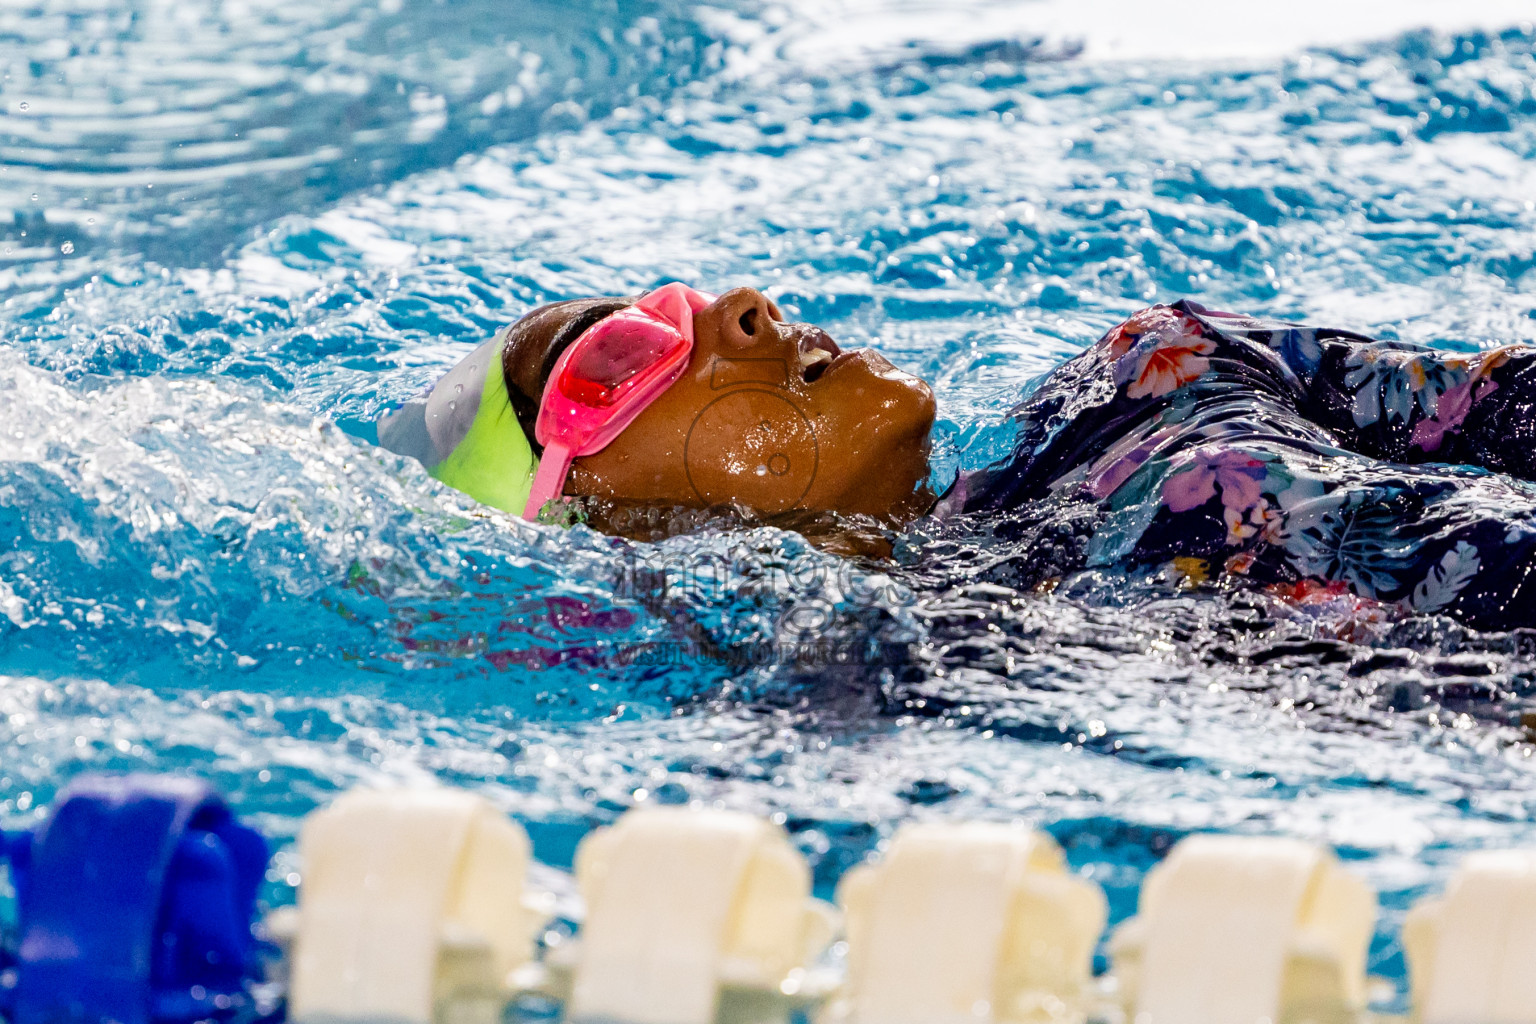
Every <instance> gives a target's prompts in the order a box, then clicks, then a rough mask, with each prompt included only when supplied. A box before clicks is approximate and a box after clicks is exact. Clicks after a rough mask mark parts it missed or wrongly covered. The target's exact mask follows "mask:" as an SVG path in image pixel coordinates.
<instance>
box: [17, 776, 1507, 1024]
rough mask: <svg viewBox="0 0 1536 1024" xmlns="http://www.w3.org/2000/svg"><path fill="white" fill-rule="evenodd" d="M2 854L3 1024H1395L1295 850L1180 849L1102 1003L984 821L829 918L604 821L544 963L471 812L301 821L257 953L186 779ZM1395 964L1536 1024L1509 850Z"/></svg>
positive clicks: (40, 833)
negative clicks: (6, 895) (1380, 1010)
mask: <svg viewBox="0 0 1536 1024" xmlns="http://www.w3.org/2000/svg"><path fill="white" fill-rule="evenodd" d="M4 839H5V841H4V844H3V848H0V852H3V854H4V858H5V861H6V863H7V866H8V870H9V873H10V877H11V884H12V888H13V889H14V891H15V893H16V922H17V923H16V927H15V928H13V929H11V930H10V931H9V932H8V933H7V934H6V935H5V936H4V937H3V939H4V941H3V942H0V1016H3V1018H4V1020H5V1021H6V1022H7V1024H61V1022H65V1021H68V1022H73V1024H87V1022H89V1024H96V1022H108V1021H110V1022H114V1024H193V1022H197V1021H219V1022H224V1024H265V1022H269V1021H270V1022H272V1024H277V1022H279V1021H281V1020H282V1019H284V1018H286V1019H288V1020H292V1021H296V1022H307V1024H322V1022H323V1024H350V1022H356V1024H362V1022H365V1021H366V1022H370V1024H373V1022H380V1021H389V1022H392V1024H501V1022H503V1021H505V1020H508V1019H518V1018H517V1016H516V1015H517V1013H519V1012H520V1010H518V1009H515V1008H514V1007H518V1006H521V1007H524V1008H526V1007H527V1006H528V1005H530V1004H529V1003H528V1001H529V1000H530V999H535V1005H537V1006H542V1007H545V1010H544V1011H543V1012H544V1016H543V1019H544V1020H547V1021H551V1022H552V1021H554V1020H557V1019H563V1020H566V1021H570V1022H572V1024H577V1022H581V1024H586V1022H598V1021H603V1022H628V1024H776V1022H787V1021H790V1020H797V1021H803V1020H810V1021H813V1022H815V1024H1045V1022H1061V1024H1070V1022H1083V1021H1094V1022H1105V1024H1261V1022H1263V1024H1384V1022H1385V1021H1387V1020H1389V1019H1391V1018H1386V1017H1382V1016H1378V1015H1372V1014H1370V1013H1369V1012H1368V1011H1367V1010H1366V1007H1365V1004H1366V992H1367V982H1368V979H1367V978H1366V974H1365V959H1366V950H1367V947H1368V945H1369V943H1370V939H1371V936H1372V934H1373V923H1374V919H1375V913H1376V898H1375V894H1374V893H1373V892H1372V891H1371V890H1370V888H1369V887H1368V886H1366V885H1365V883H1364V882H1362V881H1361V880H1359V879H1358V878H1356V877H1355V876H1354V875H1352V874H1351V873H1349V872H1348V871H1347V870H1346V869H1345V868H1344V867H1343V865H1341V864H1340V863H1339V861H1338V860H1337V858H1335V857H1334V856H1333V854H1332V853H1330V852H1329V851H1327V850H1324V849H1322V848H1320V847H1317V846H1314V845H1311V844H1308V843H1304V842H1300V841H1297V840H1291V839H1278V838H1256V837H1236V836H1218V835H1197V836H1192V837H1190V838H1188V839H1186V840H1184V841H1183V842H1181V843H1180V844H1179V845H1178V846H1176V847H1175V848H1174V850H1173V851H1172V852H1171V853H1170V854H1169V856H1168V857H1167V858H1166V859H1165V860H1164V861H1163V862H1162V863H1161V864H1159V865H1158V866H1157V867H1155V868H1153V869H1152V870H1151V871H1150V872H1148V874H1147V877H1146V879H1145V880H1144V882H1143V884H1142V888H1141V894H1140V901H1139V908H1138V912H1137V914H1136V916H1135V917H1133V918H1131V919H1130V920H1128V921H1126V922H1125V923H1124V924H1123V925H1121V926H1120V927H1119V928H1118V929H1117V930H1116V931H1115V933H1114V934H1113V936H1112V937H1111V938H1110V942H1109V951H1110V957H1111V970H1110V972H1109V974H1108V975H1107V976H1105V977H1102V978H1094V977H1092V969H1091V968H1092V962H1093V950H1094V947H1095V945H1096V944H1097V941H1098V938H1099V936H1100V935H1101V934H1102V932H1103V928H1104V924H1105V919H1106V904H1105V900H1104V896H1103V893H1102V892H1101V891H1100V890H1099V888H1098V887H1097V886H1095V885H1093V884H1092V883H1090V882H1087V881H1085V880H1083V879H1080V878H1078V877H1077V876H1075V875H1073V874H1072V873H1071V872H1070V870H1069V869H1068V868H1067V865H1066V863H1065V860H1064V858H1063V856H1062V853H1061V850H1060V848H1059V847H1057V845H1056V844H1055V842H1054V841H1053V840H1051V838H1050V837H1049V836H1046V835H1044V834H1042V833H1039V832H1035V831H1031V830H1029V829H1025V828H1021V827H1012V826H1007V825H994V824H980V823H969V824H952V823H938V822H935V823H928V824H908V825H904V826H902V827H901V828H899V829H898V830H897V831H896V834H895V835H894V836H893V837H892V840H891V842H890V844H889V847H888V849H887V850H886V851H885V853H884V855H883V856H882V857H881V858H880V859H879V860H877V861H875V862H872V863H870V864H866V865H863V866H861V867H858V868H854V869H852V870H850V871H849V872H848V873H847V874H846V875H845V876H844V878H843V879H842V882H841V884H840V885H839V887H838V892H837V903H838V906H837V907H833V906H831V905H829V904H826V903H823V902H821V901H819V900H816V899H814V898H813V897H812V895H811V873H810V869H809V867H808V866H807V864H806V862H805V859H804V858H803V857H802V856H801V855H800V853H799V851H798V850H797V849H796V848H795V847H794V845H793V843H792V842H791V840H790V838H789V836H788V834H787V833H785V831H784V830H783V829H782V828H780V827H779V826H777V825H774V824H771V823H769V822H766V821H763V820H761V819H758V818H756V817H753V816H751V815H746V814H741V813H738V812H731V811H721V810H709V809H689V808H678V807H651V808H644V809H639V810H634V811H630V812H629V813H627V814H625V815H623V816H622V817H620V818H619V819H618V821H617V822H615V824H614V825H612V826H611V827H609V828H605V829H598V830H595V831H594V832H592V833H591V834H590V835H588V836H587V837H586V838H585V839H584V840H583V841H582V842H581V844H580V845H579V847H578V849H577V854H576V864H575V875H576V883H577V887H578V889H579V892H580V895H581V899H582V903H583V904H584V910H583V912H582V914H581V917H582V920H581V923H580V928H579V931H578V933H577V936H576V938H575V940H574V941H569V942H563V943H560V944H557V945H553V946H551V947H550V948H549V949H548V951H547V952H546V953H545V954H544V955H543V956H538V955H536V952H537V950H538V947H539V943H538V936H539V935H541V934H543V933H544V931H545V929H546V927H547V925H548V922H549V921H550V919H551V917H552V914H553V910H554V907H555V901H554V898H553V896H552V895H551V894H548V893H541V892H537V891H530V889H529V886H528V882H527V879H528V869H529V864H530V845H529V842H528V837H527V835H526V833H525V832H524V831H523V829H522V827H521V826H519V825H518V824H517V823H515V822H514V821H512V820H511V819H509V818H508V817H507V816H506V815H505V814H503V813H502V812H501V811H499V810H498V809H497V808H496V807H495V806H494V805H493V804H491V803H490V802H489V801H487V800H485V799H484V798H482V797H479V796H476V795H474V794H471V793H467V792H462V791H457V790H449V789H411V790H356V791H353V792H349V793H346V794H343V795H342V796H340V797H339V798H337V799H336V800H335V801H334V802H333V803H332V804H331V805H330V806H329V807H327V808H325V809H323V810H320V811H317V812H315V813H314V814H312V815H310V816H309V817H308V818H307V819H306V820H305V823H304V825H303V828H302V831H301V835H300V839H299V854H300V857H301V860H302V863H303V870H304V878H303V883H302V886H301V888H300V891H299V899H298V904H297V906H295V907H289V908H283V909H280V910H277V911H274V912H273V913H272V914H270V915H269V916H268V919H267V921H266V922H265V924H264V926H262V927H257V926H256V922H255V920H254V918H255V909H256V904H255V900H256V892H257V889H258V887H259V885H260V883H261V880H262V878H263V876H264V873H265V870H266V864H267V859H268V848H267V844H266V842H265V841H264V840H263V839H262V838H261V836H259V835H258V834H257V833H256V832H255V831H253V830H252V829H250V828H248V827H247V826H245V825H242V824H241V823H240V822H238V821H237V820H236V819H235V817H234V815H233V814H232V813H231V812H230V810H229V808H228V807H227V806H226V805H225V804H224V802H223V801H222V800H221V799H220V798H219V797H218V796H217V795H215V794H214V793H212V792H211V791H210V790H209V788H208V787H207V786H206V785H204V784H203V783H200V782H196V781H193V780H188V779H183V778H175V777H164V776H150V775H130V776H87V777H82V778H80V779H77V780H76V781H74V782H73V783H71V784H70V785H69V786H68V787H67V788H66V789H65V790H64V791H63V792H61V793H60V795H59V798H58V800H57V801H56V803H55V804H54V807H53V809H52V813H51V814H50V815H49V816H48V817H47V819H46V820H45V821H44V822H43V823H42V824H41V825H39V826H38V828H36V829H35V830H33V831H32V832H24V833H16V834H12V835H9V836H6V837H4ZM259 935H266V936H268V937H269V939H270V941H268V939H266V938H258V936H259ZM1403 942H1404V946H1405V949H1406V951H1407V955H1408V961H1409V967H1410V983H1411V994H1412V999H1413V1005H1414V1012H1413V1015H1412V1017H1411V1022H1412V1024H1536V995H1533V993H1536V989H1533V988H1532V985H1533V982H1532V979H1533V978H1536V852H1523V851H1509V852H1499V853H1493V852H1489V853H1478V854H1473V855H1471V856H1469V857H1467V858H1466V860H1465V861H1464V862H1463V863H1462V865H1461V867H1460V868H1459V869H1458V871H1457V873H1456V874H1455V876H1454V877H1453V878H1452V880H1451V882H1450V884H1449V885H1448V886H1447V888H1446V891H1445V893H1444V895H1443V896H1440V897H1437V898H1433V899H1429V900H1425V901H1422V902H1421V903H1420V904H1419V905H1418V906H1417V907H1415V908H1414V910H1413V911H1412V912H1411V913H1410V915H1409V918H1408V921H1407V923H1406V925H1405V927H1404V933H1403ZM829 950H830V951H832V952H833V953H834V954H835V955H828V954H829ZM264 953H265V954H266V955H265V956H264ZM266 961H271V962H272V963H273V964H275V965H276V966H275V968H274V969H273V970H264V963H265V962H266ZM274 992H276V993H281V994H283V995H285V997H286V999H285V1000H274V999H272V998H270V997H271V995H272V994H273V993H274ZM535 997H536V998H535ZM551 1005H553V1007H554V1009H550V1008H549V1007H551ZM509 1008H513V1009H511V1012H512V1015H513V1016H512V1017H511V1018H509V1017H508V1012H509ZM550 1013H556V1014H557V1016H554V1017H551V1016H550Z"/></svg>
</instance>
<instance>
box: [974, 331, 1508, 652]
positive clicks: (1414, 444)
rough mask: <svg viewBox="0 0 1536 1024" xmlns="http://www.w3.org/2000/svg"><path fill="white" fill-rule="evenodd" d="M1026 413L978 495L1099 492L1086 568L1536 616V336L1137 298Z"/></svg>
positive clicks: (1027, 498) (1468, 616) (1022, 498)
mask: <svg viewBox="0 0 1536 1024" xmlns="http://www.w3.org/2000/svg"><path fill="white" fill-rule="evenodd" d="M1013 416H1014V418H1015V420H1016V421H1017V424H1018V428H1019V431H1018V438H1017V441H1016V443H1015V446H1014V451H1013V454H1012V457H1011V458H1010V459H1008V460H1006V461H1005V462H1004V463H1003V464H1001V465H998V466H995V467H993V468H991V469H989V470H987V471H985V472H983V473H981V474H979V475H978V476H977V477H976V478H975V479H972V480H969V481H967V482H966V487H967V490H966V494H967V498H966V508H967V509H968V510H975V509H998V508H1010V507H1020V506H1024V505H1026V504H1027V503H1030V502H1037V501H1042V500H1048V499H1053V498H1066V499H1072V500H1076V501H1083V500H1087V501H1089V502H1093V503H1095V504H1096V507H1097V509H1098V519H1097V520H1096V525H1095V527H1094V529H1093V533H1092V536H1091V539H1090V541H1089V543H1088V547H1087V554H1086V559H1087V563H1088V564H1089V565H1100V566H1108V565H1121V566H1137V565H1152V564H1157V563H1161V562H1171V561H1175V560H1177V562H1178V563H1179V564H1180V565H1181V566H1182V567H1184V568H1185V569H1190V567H1191V566H1193V567H1196V570H1197V571H1198V573H1199V574H1200V575H1201V576H1202V577H1215V576H1220V575H1227V576H1232V577H1240V578H1244V579H1249V580H1253V581H1255V582H1257V583H1262V584H1277V583H1284V584H1292V583H1305V582H1307V581H1316V582H1319V583H1325V584H1329V585H1332V586H1337V587H1347V588H1348V589H1349V590H1351V591H1353V592H1354V593H1356V594H1358V595H1359V596H1361V597H1364V598H1370V599H1373V600H1376V601H1381V602H1386V603H1392V604H1397V605H1400V606H1402V607H1403V608H1405V609H1407V610H1411V611H1419V612H1446V613H1450V614H1454V615H1458V616H1459V617H1461V618H1463V619H1464V620H1466V621H1467V622H1469V623H1470V624H1472V625H1476V626H1480V627H1483V628H1497V629H1507V628H1512V627H1517V626H1536V579H1533V578H1532V577H1533V574H1536V486H1533V485H1532V484H1531V483H1530V482H1529V481H1531V480H1532V479H1533V478H1536V348H1530V347H1524V346H1506V347H1503V348H1496V349H1492V350H1486V351H1479V352H1471V353H1465V354H1462V353H1451V352H1444V351H1439V350H1434V349H1428V348H1425V347H1422V346H1416V345H1406V344H1401V343H1396V342H1384V341H1375V340H1372V339H1370V338H1367V337H1364V336H1362V335H1358V334H1352V333H1350V332H1347V331H1337V330H1326V329H1317V328H1312V327H1305V326H1301V325H1297V324H1289V323H1280V322H1276V321H1267V320H1258V319H1254V318H1251V317H1245V316H1238V315H1235V314H1231V313H1220V312H1215V311H1212V310H1207V309H1205V308H1203V307H1201V306H1199V305H1197V304H1195V303H1192V302H1180V303H1177V304H1175V305H1172V306H1154V307H1152V308H1151V309H1146V310H1142V311H1141V312H1139V313H1137V314H1136V315H1134V316H1133V317H1131V318H1130V319H1129V320H1127V321H1126V322H1125V323H1123V324H1121V325H1119V326H1118V327H1116V328H1114V329H1113V330H1111V331H1110V332H1109V333H1108V334H1106V335H1105V336H1104V337H1103V338H1101V339H1100V340H1099V341H1098V342H1097V343H1095V344H1094V345H1093V346H1092V347H1091V348H1089V349H1088V350H1087V351H1086V352H1084V353H1082V354H1081V355H1079V356H1078V357H1076V358H1074V359H1072V360H1070V361H1069V362H1067V363H1066V364H1064V365H1063V366H1061V367H1058V368H1057V370H1056V371H1055V372H1053V373H1052V374H1051V375H1050V376H1049V377H1048V378H1047V379H1046V380H1045V382H1044V383H1043V384H1042V385H1041V386H1040V387H1039V388H1038V389H1037V390H1036V391H1035V392H1034V393H1033V394H1031V395H1030V397H1029V398H1028V399H1027V400H1026V401H1025V402H1024V403H1023V404H1022V405H1021V406H1019V408H1017V409H1016V410H1014V413H1013Z"/></svg>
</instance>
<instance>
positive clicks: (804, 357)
mask: <svg viewBox="0 0 1536 1024" xmlns="http://www.w3.org/2000/svg"><path fill="white" fill-rule="evenodd" d="M842 354H843V350H842V349H840V348H838V347H837V342H835V341H833V340H832V338H831V337H830V336H829V335H828V334H827V333H826V332H825V331H823V330H820V329H818V328H815V327H813V328H810V329H809V330H807V331H805V332H804V333H802V334H801V335H800V373H801V375H802V376H803V377H804V378H805V382H806V383H807V384H811V383H813V382H815V381H816V380H817V378H819V377H820V376H821V375H822V374H823V373H826V372H827V367H829V366H831V365H832V360H834V359H836V358H837V357H838V356H840V355H842Z"/></svg>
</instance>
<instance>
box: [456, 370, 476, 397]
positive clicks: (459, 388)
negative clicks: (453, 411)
mask: <svg viewBox="0 0 1536 1024" xmlns="http://www.w3.org/2000/svg"><path fill="white" fill-rule="evenodd" d="M470 369H471V370H473V369H474V367H473V366H471V367H470ZM453 393H454V394H456V395H462V394H463V393H464V385H463V384H455V385H454V386H453Z"/></svg>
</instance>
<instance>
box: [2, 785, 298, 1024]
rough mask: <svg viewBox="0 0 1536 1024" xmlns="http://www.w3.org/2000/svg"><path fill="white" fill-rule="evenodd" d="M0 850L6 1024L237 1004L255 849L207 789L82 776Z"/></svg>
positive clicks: (148, 1016)
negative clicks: (5, 881)
mask: <svg viewBox="0 0 1536 1024" xmlns="http://www.w3.org/2000/svg"><path fill="white" fill-rule="evenodd" d="M6 846H7V849H6V854H7V858H8V860H9V863H10V871H11V879H12V885H13V887H14V888H15V891H16V902H17V919H18V925H19V927H18V934H17V936H16V942H15V946H14V952H13V965H12V967H11V969H10V971H8V972H7V979H6V980H7V981H8V982H9V984H8V985H7V986H6V987H5V988H4V989H3V990H0V998H3V1001H4V1010H5V1014H6V1016H7V1018H8V1019H9V1020H10V1022H11V1024H55V1022H58V1021H61V1020H77V1021H105V1020H111V1021H116V1022H118V1024H176V1022H184V1021H196V1020H204V1019H208V1018H219V1017H224V1016H228V1015H230V1014H232V1013H234V1012H236V1011H238V1010H241V1009H243V1008H244V1007H245V1006H246V1004H247V1002H248V999H247V996H246V992H247V983H248V982H249V981H251V980H252V979H253V978H254V976H255V972H256V968H257V943H256V940H255V938H254V937H253V934H252V930H251V929H252V922H253V919H254V916H255V909H256V891H257V888H258V886H259V885H260V884H261V880H262V877H263V874H264V873H265V870H266V865H267V859H268V850H267V843H266V840H265V839H263V838H262V837H261V835H260V834H258V833H257V832H256V831H255V830H253V829H251V828H248V827H246V826H245V825H242V824H240V823H239V822H238V821H237V820H236V819H235V817H234V815H233V814H232V813H231V812H230V810H229V808H228V807H227V806H226V805H225V803H224V801H223V800H222V799H221V798H220V797H218V796H217V795H216V794H215V793H213V791H212V790H211V789H210V788H209V787H208V786H207V785H206V784H205V783H202V782H198V781H194V780H191V779H184V778H176V777H169V776H154V775H128V776H102V775H93V776H86V777H82V778H80V779H77V780H76V781H75V782H73V783H72V784H71V785H70V786H69V787H68V788H67V789H66V790H65V791H64V792H63V793H62V794H60V797H59V800H58V803H57V804H56V805H55V807H54V810H53V813H52V815H51V816H50V817H49V818H48V819H47V820H46V821H44V822H43V824H42V825H41V826H39V827H38V828H37V829H36V830H35V831H33V832H23V833H20V834H16V835H13V836H12V837H10V839H9V841H8V842H7V844H6Z"/></svg>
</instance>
